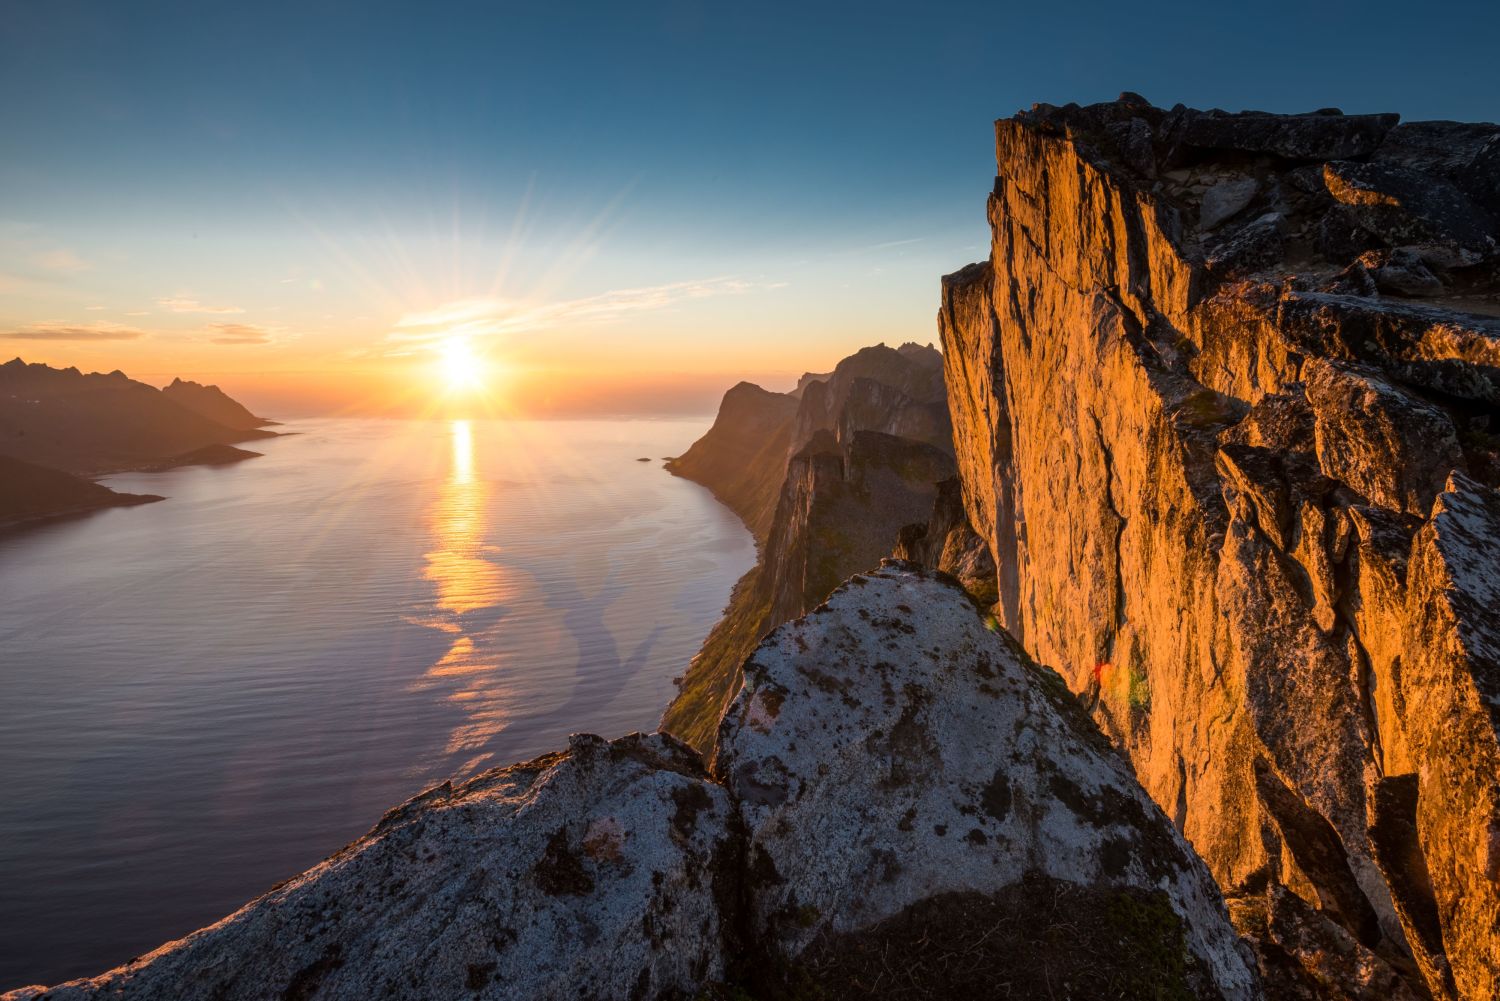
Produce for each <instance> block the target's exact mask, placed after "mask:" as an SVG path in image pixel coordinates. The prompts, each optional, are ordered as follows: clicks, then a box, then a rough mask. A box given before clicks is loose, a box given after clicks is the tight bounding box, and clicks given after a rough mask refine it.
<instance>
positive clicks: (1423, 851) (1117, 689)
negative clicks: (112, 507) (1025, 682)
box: [939, 95, 1500, 998]
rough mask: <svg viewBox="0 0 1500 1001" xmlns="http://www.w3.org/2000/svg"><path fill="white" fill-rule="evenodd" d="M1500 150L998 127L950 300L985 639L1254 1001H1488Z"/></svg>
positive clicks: (961, 455)
mask: <svg viewBox="0 0 1500 1001" xmlns="http://www.w3.org/2000/svg"><path fill="white" fill-rule="evenodd" d="M1496 135H1497V132H1496V130H1495V127H1494V126H1464V125H1456V124H1454V123H1413V124H1408V125H1399V126H1398V125H1396V124H1395V117H1394V116H1340V115H1337V114H1335V113H1318V114H1315V115H1302V116H1274V115H1264V114H1258V113H1255V114H1247V115H1225V114H1223V113H1222V112H1213V113H1205V112H1196V111H1192V110H1190V109H1186V108H1182V107H1178V108H1176V109H1173V110H1171V111H1164V110H1161V109H1156V108H1152V107H1150V105H1148V104H1146V103H1145V102H1144V101H1143V100H1141V99H1139V98H1136V97H1134V96H1133V95H1127V96H1125V97H1122V99H1121V101H1119V102H1116V103H1111V104H1104V105H1095V106H1091V107H1086V108H1080V107H1077V106H1071V105H1070V106H1068V107H1066V108H1054V107H1049V106H1038V107H1037V108H1036V109H1034V110H1033V111H1031V112H1028V113H1023V114H1020V115H1017V116H1016V117H1015V118H1012V119H1007V120H1002V121H1000V122H998V123H997V124H996V152H997V162H998V167H999V176H998V177H997V179H996V183H995V189H994V193H993V195H992V196H991V198H990V202H989V218H990V222H991V225H992V229H993V242H992V247H991V255H990V259H989V261H987V262H985V263H983V264H979V265H972V266H970V267H968V268H965V269H963V270H962V271H959V272H957V273H955V274H954V275H950V276H949V277H948V278H947V279H945V281H944V289H943V305H942V309H941V312H940V314H939V326H940V330H941V334H942V339H943V351H944V362H945V367H946V372H947V384H948V388H949V396H950V406H951V409H952V415H953V420H954V443H955V448H956V452H957V456H958V463H959V469H960V478H961V481H962V485H963V497H964V504H965V508H966V511H967V516H968V519H967V520H968V521H969V523H971V524H972V525H973V526H974V528H975V530H976V531H977V532H978V534H979V535H980V536H981V537H982V538H984V539H985V540H986V541H987V543H988V544H989V548H990V550H991V553H992V555H993V557H994V560H995V563H996V566H997V575H996V582H997V591H998V597H999V601H998V603H997V605H996V606H995V610H996V614H997V616H998V618H999V619H1000V620H1001V622H1002V623H1003V625H1004V626H1005V627H1006V628H1007V629H1008V630H1009V631H1010V632H1011V633H1012V635H1014V636H1015V637H1016V638H1017V639H1018V640H1019V641H1020V642H1021V643H1022V645H1023V646H1024V647H1025V649H1026V650H1027V652H1028V653H1029V654H1031V655H1032V656H1033V657H1034V658H1036V659H1037V660H1038V661H1040V662H1043V663H1048V664H1051V665H1054V666H1055V667H1057V669H1058V670H1059V671H1060V672H1061V673H1062V675H1063V677H1064V678H1065V679H1066V680H1067V682H1068V685H1069V687H1071V688H1072V689H1073V690H1074V691H1075V692H1077V693H1079V694H1080V695H1081V696H1082V697H1083V698H1084V699H1085V700H1086V701H1087V703H1088V705H1089V706H1090V707H1091V710H1092V712H1093V714H1094V717H1095V719H1097V720H1098V721H1099V723H1100V725H1101V727H1102V728H1103V729H1104V730H1105V731H1106V732H1107V733H1108V734H1109V735H1110V736H1111V738H1112V739H1113V740H1114V741H1115V742H1116V743H1117V744H1118V745H1119V746H1120V747H1121V748H1122V749H1124V750H1125V751H1126V752H1127V753H1128V754H1129V756H1130V758H1131V760H1132V762H1133V764H1134V766H1135V769H1136V773H1137V775H1138V776H1139V777H1140V779H1141V781H1142V783H1143V784H1144V785H1145V787H1146V789H1147V790H1148V791H1149V792H1150V793H1151V795H1152V796H1153V798H1154V799H1155V800H1156V802H1157V803H1158V804H1160V805H1161V807H1162V808H1163V809H1164V810H1166V811H1167V812H1168V813H1169V815H1171V816H1172V817H1173V819H1174V821H1175V822H1176V823H1177V825H1178V826H1179V828H1180V829H1181V830H1182V831H1183V832H1184V834H1186V836H1187V838H1188V840H1189V841H1190V842H1191V843H1192V844H1193V846H1194V847H1195V848H1196V849H1197V850H1198V852H1199V853H1200V854H1201V855H1202V856H1203V858H1204V859H1205V860H1206V861H1207V863H1208V865H1209V867H1210V869H1211V870H1212V871H1213V873H1214V875H1215V877H1216V878H1217V879H1218V881H1219V883H1220V885H1221V887H1222V888H1223V889H1224V891H1225V893H1226V894H1227V895H1228V896H1229V897H1230V899H1231V904H1232V908H1231V909H1232V911H1233V913H1234V914H1235V917H1236V920H1237V921H1238V922H1239V923H1240V925H1241V927H1242V928H1244V929H1246V931H1247V932H1249V933H1251V934H1252V935H1253V936H1254V937H1255V939H1256V940H1257V942H1258V943H1259V944H1260V947H1261V961H1262V965H1263V969H1264V971H1265V973H1266V976H1267V978H1268V992H1270V993H1271V994H1272V995H1273V996H1274V995H1276V994H1277V993H1278V992H1279V993H1284V994H1286V995H1287V996H1308V997H1329V998H1340V997H1365V996H1373V994H1372V992H1373V993H1382V994H1385V995H1387V996H1389V995H1397V996H1400V995H1401V993H1402V991H1409V992H1411V993H1412V994H1414V995H1415V996H1423V995H1426V994H1431V995H1432V996H1435V997H1439V998H1452V997H1465V998H1492V997H1496V996H1500V970H1497V963H1500V960H1497V958H1496V957H1497V956H1500V919H1497V910H1496V905H1495V902H1494V901H1495V886H1496V881H1495V878H1496V876H1497V875H1500V862H1497V861H1496V859H1500V814H1497V812H1496V810H1497V803H1500V767H1497V758H1496V757H1495V755H1496V748H1497V708H1500V707H1497V704H1496V702H1495V694H1494V693H1495V687H1494V686H1495V675H1496V667H1495V664H1496V661H1495V653H1494V651H1495V649H1496V647H1495V646H1494V645H1493V643H1492V641H1491V639H1490V637H1491V636H1492V635H1493V634H1495V633H1496V632H1497V631H1500V602H1497V601H1496V600H1495V599H1496V595H1494V594H1492V593H1491V590H1492V588H1493V587H1494V580H1495V577H1494V569H1493V566H1494V559H1495V553H1496V552H1500V526H1497V525H1496V523H1495V521H1494V515H1493V512H1494V511H1495V506H1496V504H1497V500H1496V493H1495V490H1494V487H1495V485H1496V484H1497V483H1500V479H1497V476H1496V472H1497V469H1496V462H1495V459H1496V455H1497V445H1500V437H1497V435H1500V380H1497V374H1500V321H1497V320H1496V319H1495V316H1494V315H1493V314H1495V313H1496V312H1500V309H1497V304H1500V279H1497V271H1496V249H1495V239H1496V237H1497V236H1500V234H1497V232H1496V230H1495V228H1494V227H1495V222H1494V219H1495V216H1494V214H1493V213H1494V208H1493V204H1492V202H1490V201H1488V200H1487V199H1489V198H1490V197H1491V196H1492V195H1493V194H1494V193H1496V192H1497V191H1500V187H1497V185H1500V152H1497V151H1500V144H1497V142H1496ZM1251 180H1253V181H1254V184H1255V193H1254V194H1253V195H1252V197H1251V199H1250V200H1249V201H1248V202H1247V203H1246V205H1245V206H1244V207H1243V208H1242V209H1240V210H1238V211H1237V212H1236V214H1234V215H1233V216H1230V217H1225V218H1224V219H1222V220H1215V218H1214V217H1215V216H1216V215H1219V214H1222V211H1223V208H1224V207H1225V206H1224V204H1223V203H1222V200H1221V199H1218V198H1217V197H1216V199H1206V195H1207V193H1208V192H1211V191H1216V190H1217V191H1222V190H1223V189H1222V187H1221V186H1222V185H1224V184H1226V183H1228V182H1234V183H1236V184H1237V185H1238V187H1237V188H1236V189H1235V190H1245V189H1248V187H1249V184H1248V182H1249V181H1251ZM1216 206H1217V207H1216ZM1205 210H1207V211H1208V213H1209V215H1208V218H1209V221H1210V222H1215V223H1216V224H1215V225H1212V226H1209V227H1206V228H1205V227H1203V226H1202V225H1201V224H1202V222H1203V221H1204V219H1203V214H1204V212H1205ZM1195 219H1196V220H1197V222H1198V223H1199V225H1194V220H1195ZM1205 229H1206V230H1207V231H1205ZM1398 272H1400V273H1399V274H1398ZM1408 295H1421V296H1423V301H1422V302H1421V303H1416V302H1412V301H1410V300H1409V299H1406V298H1404V296H1408ZM1455 470H1456V471H1458V472H1457V473H1456V474H1454V471H1455ZM1450 474H1454V475H1450ZM1336 957H1342V958H1336ZM1340 969H1342V970H1345V971H1348V970H1355V969H1358V970H1361V971H1363V972H1361V973H1359V975H1358V976H1357V977H1355V976H1354V975H1353V974H1350V973H1347V972H1346V973H1338V972H1337V971H1338V970H1340ZM1398 982H1399V984H1400V985H1401V986H1400V988H1399V989H1398V988H1397V987H1396V986H1392V985H1394V984H1397V983H1398Z"/></svg>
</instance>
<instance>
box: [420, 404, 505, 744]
mask: <svg viewBox="0 0 1500 1001" xmlns="http://www.w3.org/2000/svg"><path fill="white" fill-rule="evenodd" d="M448 437H449V441H450V443H451V458H450V462H449V471H448V476H447V478H446V479H445V480H444V481H443V483H442V485H441V487H440V488H439V491H438V496H437V499H436V500H435V501H434V502H433V505H432V508H431V510H430V512H429V516H428V528H429V531H430V532H431V533H432V540H433V547H432V549H431V550H430V551H429V552H428V553H427V554H426V560H427V567H426V570H425V571H424V576H425V577H426V579H427V580H429V581H431V582H432V584H433V587H434V589H435V591H436V594H435V596H434V601H433V604H434V614H432V615H431V616H429V617H428V618H427V619H426V620H424V624H425V625H428V626H430V627H431V628H433V629H438V630H441V631H443V632H446V633H448V634H450V635H451V636H452V637H453V639H452V642H451V644H450V645H449V647H448V651H447V652H446V653H445V654H443V656H442V657H440V658H439V659H438V660H437V661H436V662H435V663H434V664H433V665H432V666H431V667H429V668H428V669H427V671H426V674H425V675H424V676H423V682H422V684H423V687H432V686H437V685H445V684H448V685H458V686H460V687H458V688H455V689H454V690H453V691H451V692H449V693H448V694H447V695H446V696H444V697H445V698H446V699H447V700H448V701H449V702H451V703H453V704H454V705H455V706H457V707H459V708H460V709H461V711H462V712H463V713H464V720H463V722H462V723H460V724H459V725H458V726H457V727H456V728H455V729H454V731H453V733H452V734H451V735H450V736H449V739H448V745H447V747H446V748H445V753H447V754H458V753H468V754H470V755H471V757H470V759H469V760H468V761H467V762H465V764H464V765H463V766H462V771H469V770H472V769H474V768H477V767H479V766H481V765H482V764H483V763H484V762H485V759H486V758H488V757H489V755H488V754H479V753H477V752H479V751H481V750H482V749H483V748H484V746H485V745H486V744H487V743H488V742H489V741H490V740H491V739H492V738H493V737H494V736H495V735H496V734H498V733H500V731H502V730H504V729H505V727H506V725H507V722H508V721H509V719H510V715H511V714H510V711H509V709H508V706H509V704H510V703H511V701H512V699H513V693H512V692H511V690H510V687H509V686H508V685H507V684H506V682H505V679H504V671H503V665H502V664H501V662H500V658H499V657H498V656H497V655H496V654H495V652H494V651H493V650H491V649H490V647H491V644H490V643H489V642H487V637H488V636H489V635H490V634H491V633H493V631H494V630H495V629H496V628H497V625H498V620H499V619H500V618H501V617H502V616H503V614H504V604H505V601H506V599H507V598H508V597H510V596H511V593H512V591H513V586H512V583H511V581H510V580H509V579H508V577H507V574H506V570H505V568H504V566H502V565H501V564H500V563H499V561H498V560H497V559H496V558H495V557H496V556H497V555H498V552H499V551H498V549H497V548H496V547H495V546H493V545H490V544H489V543H488V542H487V541H486V527H487V517H486V511H487V505H488V502H489V499H490V498H489V486H488V484H486V482H485V481H484V479H483V478H482V477H481V476H480V475H478V469H477V464H476V460H475V449H474V427H473V424H472V422H470V421H467V420H455V421H451V422H449V425H448Z"/></svg>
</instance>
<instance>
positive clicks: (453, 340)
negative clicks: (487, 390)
mask: <svg viewBox="0 0 1500 1001" xmlns="http://www.w3.org/2000/svg"><path fill="white" fill-rule="evenodd" d="M438 371H439V372H440V373H441V375H442V377H443V384H444V385H445V386H446V387H447V388H448V391H449V392H470V391H473V390H476V389H479V388H480V387H481V386H483V385H484V361H483V360H482V359H481V358H480V357H479V356H478V355H476V354H475V353H474V349H473V348H471V347H470V346H469V342H468V341H466V340H464V339H463V338H461V337H450V338H449V339H448V340H446V341H444V342H443V343H442V345H441V347H439V349H438Z"/></svg>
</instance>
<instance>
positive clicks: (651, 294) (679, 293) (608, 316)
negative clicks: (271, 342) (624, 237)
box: [389, 277, 767, 342]
mask: <svg viewBox="0 0 1500 1001" xmlns="http://www.w3.org/2000/svg"><path fill="white" fill-rule="evenodd" d="M765 287H767V286H764V285H757V284H755V283H753V282H748V281H744V280H742V279H739V278H727V277H725V278H705V279H701V280H698V281H687V282H673V283H671V284H668V285H652V286H648V287H645V288H628V289H615V290H613V291H610V292H603V293H601V294H599V295H592V296H587V297H585V298H582V299H568V300H564V301H562V302H554V303H544V304H540V305H538V304H528V303H523V302H513V301H509V300H505V299H490V298H485V299H459V300H456V301H453V302H448V303H444V304H443V305H441V306H438V307H437V308H436V309H430V310H425V311H422V312H417V313H407V314H406V315H405V316H403V317H401V319H399V320H398V321H396V328H395V329H394V330H392V331H391V333H390V335H389V339H390V340H393V341H414V342H424V341H432V340H437V339H440V338H445V337H487V336H492V335H495V334H513V333H520V332H524V331H533V330H545V329H549V328H554V327H559V326H563V325H565V324H572V325H577V324H584V323H589V324H597V323H611V322H614V321H616V320H619V319H621V318H623V317H625V316H628V315H630V314H632V313H641V312H647V311H651V310H662V309H669V308H671V307H673V306H676V305H678V304H679V303H683V302H689V301H693V300H696V299H707V298H711V297H713V296H722V295H740V294H743V293H745V292H749V291H751V290H753V289H758V288H765Z"/></svg>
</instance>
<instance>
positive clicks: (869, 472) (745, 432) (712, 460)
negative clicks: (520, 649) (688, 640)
mask: <svg viewBox="0 0 1500 1001" xmlns="http://www.w3.org/2000/svg"><path fill="white" fill-rule="evenodd" d="M788 404H790V405H791V407H792V409H791V411H790V418H789V419H786V418H783V417H781V416H780V415H781V414H783V413H785V412H786V411H785V407H786V406H787V405H788ZM773 416H774V419H772V417H773ZM950 439H951V428H950V425H949V423H948V419H947V406H946V402H945V394H944V389H943V373H942V356H941V355H940V354H938V352H937V351H936V350H935V349H932V348H930V347H929V348H923V347H920V346H918V345H915V344H905V345H902V346H901V347H900V348H888V347H886V346H885V345H876V346H874V347H869V348H865V349H863V350H861V351H859V352H857V353H855V354H853V355H851V356H850V357H848V358H845V359H844V360H843V361H841V362H840V363H839V364H838V366H837V367H836V368H835V369H834V371H833V372H832V373H830V374H828V375H827V376H817V377H815V376H805V377H804V378H803V380H802V381H801V382H800V383H799V384H798V388H797V391H796V393H795V394H785V395H783V394H771V393H766V392H765V391H764V390H761V389H759V388H758V387H755V386H749V385H747V384H741V385H740V386H737V387H735V388H734V389H732V390H730V392H729V393H728V394H727V395H726V396H725V398H724V407H723V409H721V410H720V412H719V416H718V418H717V419H716V420H715V422H714V426H713V429H712V430H710V431H709V433H708V434H707V435H705V436H704V437H703V439H702V440H700V441H699V442H697V443H695V444H694V445H693V447H692V449H690V450H689V451H688V453H687V454H686V455H684V457H683V460H681V461H679V462H678V463H676V464H675V465H674V466H673V467H672V468H673V471H674V472H677V473H679V474H680V475H684V476H690V477H692V478H694V479H698V478H699V477H700V476H701V477H703V478H702V479H701V480H700V482H703V483H704V484H705V485H707V486H709V487H710V488H711V489H713V490H714V492H715V493H716V494H717V495H719V496H721V497H726V496H743V491H742V490H741V488H740V484H744V483H747V482H755V483H766V482H769V481H770V480H771V479H772V478H773V477H774V479H775V482H776V483H777V484H778V489H777V493H776V504H775V507H774V511H773V514H772V517H771V519H770V522H769V523H768V525H767V532H766V535H765V536H764V537H760V536H759V533H758V532H757V537H758V538H761V541H762V543H763V545H762V547H761V552H760V559H759V560H758V562H757V564H756V566H755V567H754V568H752V569H751V570H750V572H749V573H747V574H746V575H745V576H744V577H743V578H742V579H741V580H740V581H739V583H737V584H736V585H735V588H734V592H733V594H732V595H731V597H730V601H729V605H728V607H727V608H726V609H725V610H724V617H723V618H722V619H721V620H720V621H719V623H718V624H717V625H716V626H715V627H714V629H713V631H712V632H711V633H710V634H709V636H708V638H707V640H706V641H705V642H704V645H703V649H702V651H701V652H700V653H699V654H698V656H697V657H696V658H694V661H693V663H692V665H691V666H690V667H689V669H688V671H687V673H686V674H685V675H684V677H683V679H682V683H681V686H680V692H679V695H678V697H677V698H676V699H674V700H673V702H672V705H671V706H670V707H668V709H667V711H666V714H665V716H664V717H663V720H662V727H663V729H665V730H667V731H669V732H671V733H674V734H676V735H678V736H679V737H681V738H683V739H684V740H686V741H688V743H690V744H692V745H693V746H694V747H697V748H699V749H700V750H702V751H705V752H708V751H710V750H711V749H712V746H713V740H714V733H715V729H716V728H717V726H718V720H719V715H720V714H721V713H722V712H723V710H724V707H725V706H726V705H727V704H728V701H729V699H730V698H732V697H733V695H734V692H735V690H736V689H737V688H738V687H739V683H740V666H741V664H743V663H744V661H745V658H746V657H748V656H749V655H750V652H751V651H752V650H754V649H755V647H756V645H757V644H758V643H759V642H760V641H761V638H762V637H764V636H765V634H766V633H767V632H769V631H770V630H771V629H772V628H774V627H776V626H778V625H780V624H782V623H783V622H787V621H789V620H790V619H793V618H796V617H797V616H799V615H801V614H803V613H804V612H806V611H807V610H808V609H810V608H812V607H814V606H815V605H817V604H818V603H819V602H821V601H822V600H823V599H824V598H825V597H826V596H827V595H828V593H829V592H830V591H832V590H833V588H834V587H836V586H837V585H838V584H839V582H841V581H843V580H844V579H845V578H847V577H848V576H849V575H850V574H853V573H856V572H858V571H861V570H867V569H869V568H870V567H873V566H875V565H876V564H877V563H878V562H879V561H880V559H881V558H882V557H884V556H887V555H889V554H890V553H891V551H892V547H893V546H894V544H895V541H896V537H897V535H898V534H899V533H900V531H901V529H902V528H903V527H904V526H906V525H908V524H910V523H914V522H925V521H927V520H928V519H929V518H930V517H931V512H932V510H933V505H934V502H935V500H936V498H937V491H938V484H939V483H940V482H942V481H943V480H945V479H949V478H951V477H952V476H953V474H954V471H955V467H954V464H953V457H952V446H951V440H950ZM721 446H724V447H726V448H727V451H726V452H725V453H724V454H723V455H721V454H720V451H719V450H720V447H721ZM788 453H790V454H788ZM725 456H727V460H726V458H725ZM689 460H690V461H689ZM731 507H733V508H734V509H735V510H736V511H738V512H739V513H740V514H741V517H746V514H745V511H746V509H747V508H746V506H745V505H735V504H731ZM749 510H752V511H753V510H756V508H754V507H750V508H749ZM746 523H747V524H749V525H750V526H751V528H752V529H755V528H756V525H757V523H756V522H754V521H751V520H750V519H749V518H748V517H746ZM933 565H934V566H937V565H939V564H933Z"/></svg>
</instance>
